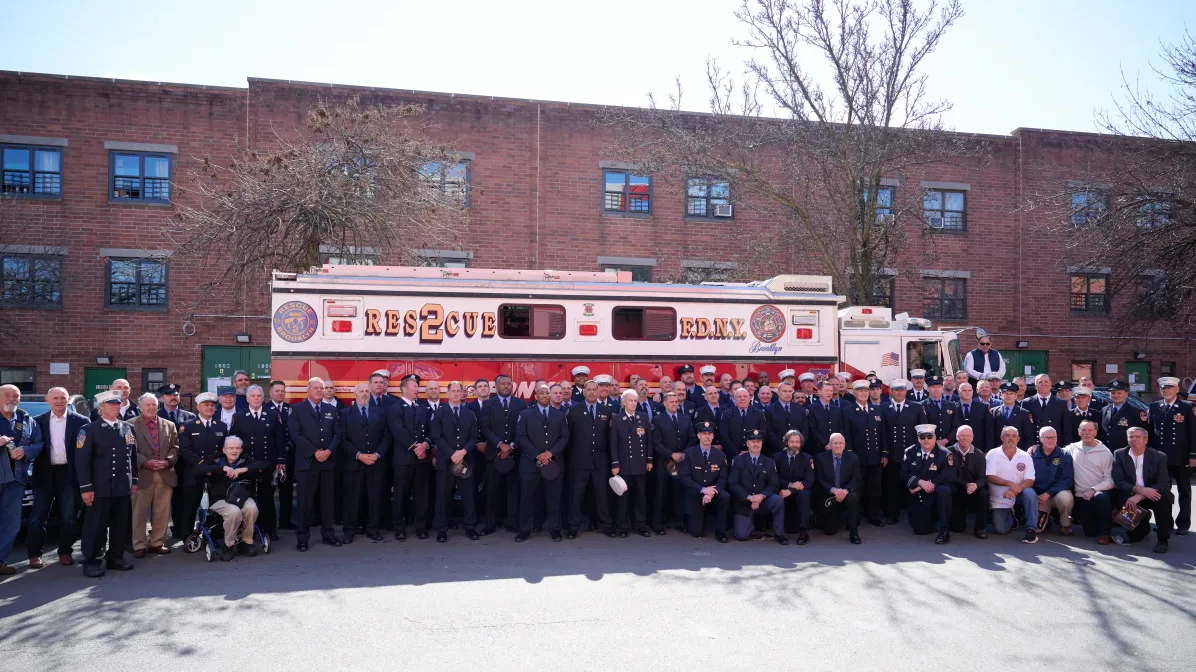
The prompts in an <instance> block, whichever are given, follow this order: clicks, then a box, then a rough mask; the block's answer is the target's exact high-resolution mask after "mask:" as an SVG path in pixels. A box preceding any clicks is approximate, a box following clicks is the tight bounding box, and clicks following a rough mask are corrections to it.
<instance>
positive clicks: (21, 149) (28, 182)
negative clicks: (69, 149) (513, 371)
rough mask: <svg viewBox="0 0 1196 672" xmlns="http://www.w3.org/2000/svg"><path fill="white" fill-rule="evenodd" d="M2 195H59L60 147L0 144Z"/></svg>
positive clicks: (60, 179)
mask: <svg viewBox="0 0 1196 672" xmlns="http://www.w3.org/2000/svg"><path fill="white" fill-rule="evenodd" d="M0 153H2V154H3V157H4V159H3V160H4V186H3V193H4V195H5V196H61V195H62V150H60V149H51V148H47V147H29V146H25V145H3V146H0Z"/></svg>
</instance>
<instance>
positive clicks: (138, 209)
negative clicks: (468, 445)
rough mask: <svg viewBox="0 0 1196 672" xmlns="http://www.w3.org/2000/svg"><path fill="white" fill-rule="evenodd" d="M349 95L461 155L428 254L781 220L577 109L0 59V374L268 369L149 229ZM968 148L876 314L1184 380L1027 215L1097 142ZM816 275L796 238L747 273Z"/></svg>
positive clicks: (628, 250) (239, 307) (649, 256)
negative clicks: (626, 145)
mask: <svg viewBox="0 0 1196 672" xmlns="http://www.w3.org/2000/svg"><path fill="white" fill-rule="evenodd" d="M348 95H358V96H361V98H362V101H363V102H366V103H374V102H378V103H397V102H414V103H419V104H423V105H425V106H427V107H428V109H429V110H431V111H432V113H433V115H434V120H435V123H436V124H437V131H436V132H437V133H439V134H441V135H442V137H441V138H440V139H441V140H444V141H446V142H449V143H451V144H452V146H453V147H454V148H455V149H456V150H458V151H459V152H460V154H461V157H462V160H463V165H462V166H460V167H459V170H446V171H445V179H446V181H455V182H460V183H463V186H467V188H468V203H469V209H470V220H471V221H470V229H469V232H468V235H467V237H466V239H467V241H468V242H467V243H466V244H465V245H463V246H462V248H461V249H457V250H425V251H422V255H423V257H424V258H425V260H426V261H427V263H432V264H442V265H469V266H475V267H505V268H546V269H548V268H551V269H560V270H602V269H605V268H615V267H618V268H624V269H629V270H632V271H633V273H634V274H635V275H636V277H637V279H640V278H642V279H651V280H653V281H671V280H685V279H690V280H696V279H701V278H708V277H719V276H720V275H722V274H727V273H732V274H736V275H752V272H751V271H750V270H745V269H744V268H742V267H740V264H741V263H744V260H745V259H749V258H753V257H752V254H751V246H752V241H753V240H754V239H758V237H759V236H767V235H769V234H770V232H772V231H775V225H774V224H773V223H772V222H771V220H770V218H769V216H768V213H767V211H766V208H764V207H757V206H758V205H759V204H754V203H753V202H752V201H751V199H750V198H748V197H746V196H741V195H736V194H730V197H729V199H725V200H724V199H723V198H722V197H723V196H724V194H722V193H721V191H720V189H719V185H717V184H714V185H707V188H706V191H705V192H704V193H702V194H701V195H700V198H694V199H692V200H691V199H689V198H687V195H686V185H682V184H672V183H669V181H668V180H667V179H664V178H660V179H653V178H651V177H649V178H648V179H647V180H644V179H642V178H637V177H636V176H633V175H630V173H628V172H627V171H626V170H625V169H626V168H627V166H625V165H623V164H619V163H618V162H616V161H613V160H611V157H610V156H608V155H606V154H605V149H604V148H606V147H607V146H608V145H609V141H610V140H611V138H610V137H609V136H608V135H607V134H608V132H609V131H608V130H607V129H605V128H604V127H602V126H600V125H596V124H595V123H594V120H595V115H596V112H597V110H598V108H596V107H594V106H586V105H572V104H568V103H560V102H544V101H528V100H510V99H499V98H489V97H481V96H467V95H466V96H462V95H453V94H440V93H425V92H415V91H401V90H380V89H370V88H361V87H343V86H336V85H326V84H311V83H296V82H281V81H274V80H262V79H250V80H249V82H248V87H247V88H225V87H206V86H193V85H181V84H165V83H153V82H133V81H119V80H105V79H94V78H75V77H67V76H55V75H40V74H27V73H16V72H0V150H3V154H4V171H5V172H4V191H5V195H6V196H9V197H10V198H6V199H5V200H4V201H3V203H2V204H0V205H2V207H3V210H2V211H0V212H2V213H3V221H4V225H3V228H2V229H0V235H2V236H3V238H4V239H3V240H0V253H2V254H3V257H4V260H3V269H4V290H3V291H4V294H3V301H4V303H3V304H2V305H3V307H2V308H0V311H2V312H3V320H2V321H0V326H3V325H7V330H8V332H9V333H8V334H6V335H3V340H2V342H0V377H2V378H3V380H4V382H9V381H13V382H17V383H19V384H21V385H22V386H23V387H25V388H27V389H29V390H32V391H36V392H45V391H46V390H47V389H48V388H50V387H52V386H56V385H62V386H66V387H67V388H68V389H70V390H71V391H72V392H74V391H76V390H80V391H85V392H86V393H89V394H90V393H92V392H94V389H95V387H96V386H97V385H104V384H107V382H110V381H111V379H112V378H114V377H116V376H117V375H120V374H124V375H126V376H127V377H128V378H129V379H130V381H131V383H132V384H133V387H134V389H135V390H141V389H155V388H156V387H157V386H158V384H159V383H160V381H162V380H169V381H171V382H176V383H179V384H181V385H182V386H183V387H184V388H185V389H186V390H189V391H194V390H197V389H199V388H200V386H201V385H205V384H206V383H207V381H208V379H209V378H214V377H224V376H228V375H231V371H232V370H233V369H236V368H247V369H249V370H250V371H251V373H252V374H253V375H254V376H255V377H267V376H268V375H269V353H268V350H267V349H266V348H265V347H264V346H266V344H268V343H269V320H268V319H267V317H266V313H267V310H268V308H267V306H268V292H267V287H265V286H263V287H261V288H260V291H250V292H245V293H243V295H237V296H233V295H228V296H212V297H197V296H196V290H195V287H197V286H198V285H199V284H200V283H201V282H202V279H203V277H204V276H203V272H204V269H201V268H192V267H188V266H187V264H185V263H181V262H178V263H172V261H171V257H172V255H173V254H174V252H175V250H172V249H170V244H169V237H168V236H167V235H166V234H165V232H166V231H167V230H168V228H169V227H170V225H171V224H170V222H171V218H172V216H173V215H174V214H175V208H176V205H177V203H179V202H180V199H183V200H185V199H186V198H188V195H187V194H186V193H183V192H181V189H185V187H186V182H185V180H186V176H187V174H188V171H189V170H191V169H193V168H194V167H195V166H196V165H197V162H198V161H199V160H200V159H201V158H202V157H210V158H211V159H212V160H213V161H215V162H218V163H219V162H226V161H227V160H229V159H230V158H232V157H233V156H234V155H235V153H236V152H238V151H240V150H242V149H244V148H245V147H246V146H248V147H252V148H259V149H260V148H266V147H269V146H270V145H271V144H272V143H274V142H275V138H276V137H277V134H279V133H282V134H285V133H286V132H287V131H288V129H295V128H298V127H300V126H301V125H302V123H303V118H304V115H305V113H306V111H307V110H308V109H309V108H310V107H311V105H312V104H314V103H315V102H316V101H317V100H319V99H320V98H325V99H327V98H333V99H335V98H337V97H343V96H348ZM975 140H976V141H977V142H983V143H986V144H987V146H988V148H989V153H988V157H987V159H986V160H985V161H982V162H981V161H978V162H976V164H975V165H971V166H963V167H961V166H947V165H941V166H933V165H932V166H924V167H921V168H919V169H918V170H919V171H920V172H918V173H917V174H909V175H903V176H898V177H895V178H894V179H892V180H891V181H890V182H889V183H890V184H891V186H892V187H893V189H894V192H893V197H894V198H899V199H909V198H913V199H920V198H923V195H924V194H926V193H932V194H933V195H932V197H931V198H932V199H938V201H937V202H938V203H939V204H940V205H939V206H938V207H939V209H940V210H941V212H939V213H937V215H938V216H939V217H941V218H942V219H941V222H940V223H941V224H942V226H941V229H926V228H925V227H923V226H922V225H920V224H918V223H911V224H909V226H910V227H911V230H910V231H908V232H907V235H906V239H905V243H904V248H903V249H902V251H901V252H900V254H899V255H898V260H897V265H896V266H895V267H894V268H893V269H892V272H893V274H894V279H893V282H892V283H890V285H889V286H888V287H887V288H886V292H885V293H887V294H888V297H887V298H888V299H889V300H890V301H891V302H892V305H893V307H894V308H895V309H896V310H898V311H906V312H909V313H910V314H912V315H927V316H930V317H932V319H934V321H935V322H936V324H944V325H947V326H959V327H963V326H967V325H979V326H983V327H984V328H986V329H987V330H988V331H989V332H991V333H992V334H993V335H994V342H995V345H996V346H997V347H998V348H999V349H1000V350H1001V351H1002V352H1003V353H1004V354H1005V356H1006V357H1007V358H1008V359H1009V360H1010V364H1011V370H1016V372H1017V373H1019V374H1020V373H1022V372H1023V371H1025V370H1026V368H1025V367H1027V366H1028V367H1031V370H1033V371H1034V372H1035V373H1037V372H1041V371H1043V370H1046V371H1048V372H1049V373H1050V374H1052V376H1053V377H1054V378H1056V379H1059V378H1074V377H1077V376H1078V375H1079V374H1080V373H1081V372H1086V371H1091V372H1092V373H1093V374H1094V376H1095V378H1096V380H1097V382H1098V383H1099V382H1104V381H1106V380H1108V379H1110V378H1112V377H1125V376H1126V374H1127V373H1132V374H1134V375H1135V376H1136V378H1137V379H1138V381H1139V382H1141V383H1143V384H1145V389H1144V391H1145V392H1147V393H1149V392H1151V391H1153V390H1154V383H1153V379H1154V378H1155V377H1157V376H1159V375H1164V374H1175V375H1179V376H1181V377H1182V376H1190V375H1193V372H1194V369H1196V367H1194V366H1193V359H1192V353H1191V351H1190V345H1189V341H1188V340H1187V338H1186V336H1187V335H1186V334H1167V333H1157V334H1155V333H1151V334H1149V335H1147V334H1141V335H1135V337H1134V338H1129V339H1126V338H1119V337H1116V336H1115V335H1114V334H1113V333H1112V328H1111V326H1110V322H1109V318H1108V317H1107V316H1106V315H1105V313H1106V312H1107V304H1108V302H1109V297H1108V296H1107V293H1106V294H1102V291H1103V285H1102V274H1103V273H1107V272H1109V271H1110V269H1079V268H1075V267H1071V266H1069V265H1068V263H1067V259H1066V258H1065V256H1066V255H1065V252H1064V249H1063V245H1062V244H1061V243H1059V242H1057V241H1053V240H1052V239H1051V237H1050V236H1047V235H1045V234H1044V233H1043V228H1044V227H1045V226H1047V225H1049V224H1051V223H1052V222H1054V221H1058V220H1060V219H1061V218H1065V217H1067V216H1068V212H1067V211H1066V209H1064V210H1059V209H1057V208H1056V209H1051V208H1046V209H1043V208H1033V209H1030V208H1027V207H1026V206H1027V204H1028V203H1029V202H1030V201H1031V200H1033V199H1034V198H1036V196H1037V195H1041V194H1043V193H1047V192H1051V191H1054V190H1057V189H1058V185H1059V184H1066V183H1068V181H1069V180H1080V179H1082V177H1083V174H1084V172H1085V171H1086V170H1087V167H1088V166H1089V165H1090V164H1091V163H1092V162H1093V161H1099V156H1098V155H1097V153H1095V152H1094V151H1093V150H1092V146H1093V143H1094V142H1097V143H1099V137H1098V136H1092V135H1088V134H1076V133H1068V132H1060V131H1044V130H1037V129H1017V130H1015V131H1013V132H1012V133H1011V134H1010V135H1008V136H982V137H981V136H975ZM608 185H609V186H608ZM1076 188H1077V189H1078V190H1082V188H1081V187H1076ZM608 192H609V193H608ZM725 203H730V204H732V205H733V215H732V216H714V215H715V213H716V211H718V212H719V214H729V213H727V212H726V211H725V210H724V209H722V208H719V207H718V206H720V205H723V204H725ZM619 210H621V211H619ZM359 252H360V251H359ZM336 253H337V252H336V251H335V250H331V249H330V250H329V254H330V256H335V254H336ZM382 261H386V260H382ZM762 270H763V269H762ZM818 271H819V269H817V268H811V267H810V264H809V262H808V261H806V260H805V259H804V258H803V255H802V253H801V251H800V250H792V251H791V252H789V253H787V254H785V255H783V256H778V258H776V259H773V260H772V261H771V262H770V263H769V268H768V269H767V270H766V271H765V272H764V273H762V274H761V275H772V274H775V273H779V272H814V273H816V272H818ZM197 299H199V301H197ZM196 303H199V304H200V305H201V308H200V309H198V310H196V309H187V310H183V309H181V308H180V307H181V306H191V305H193V304H196ZM1077 306H1080V309H1076V307H1077ZM944 316H945V317H944ZM14 331H15V332H16V336H15V337H14V335H13V333H14ZM965 343H966V341H965ZM1019 346H1021V347H1019Z"/></svg>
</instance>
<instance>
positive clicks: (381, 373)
mask: <svg viewBox="0 0 1196 672" xmlns="http://www.w3.org/2000/svg"><path fill="white" fill-rule="evenodd" d="M374 376H382V377H383V378H385V379H387V380H390V371H387V370H386V369H378V370H377V371H375V372H373V373H371V374H370V377H371V378H372V377H374Z"/></svg>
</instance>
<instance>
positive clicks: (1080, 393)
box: [1071, 387, 1092, 397]
mask: <svg viewBox="0 0 1196 672" xmlns="http://www.w3.org/2000/svg"><path fill="white" fill-rule="evenodd" d="M1071 393H1072V396H1076V397H1091V396H1092V388H1089V387H1077V388H1076V389H1074V390H1072V391H1071Z"/></svg>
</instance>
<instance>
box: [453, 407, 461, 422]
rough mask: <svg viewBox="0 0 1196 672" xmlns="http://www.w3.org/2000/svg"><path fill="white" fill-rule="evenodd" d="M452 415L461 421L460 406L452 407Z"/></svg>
mask: <svg viewBox="0 0 1196 672" xmlns="http://www.w3.org/2000/svg"><path fill="white" fill-rule="evenodd" d="M453 415H454V416H456V417H457V419H458V420H460V419H461V407H460V406H453Z"/></svg>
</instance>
